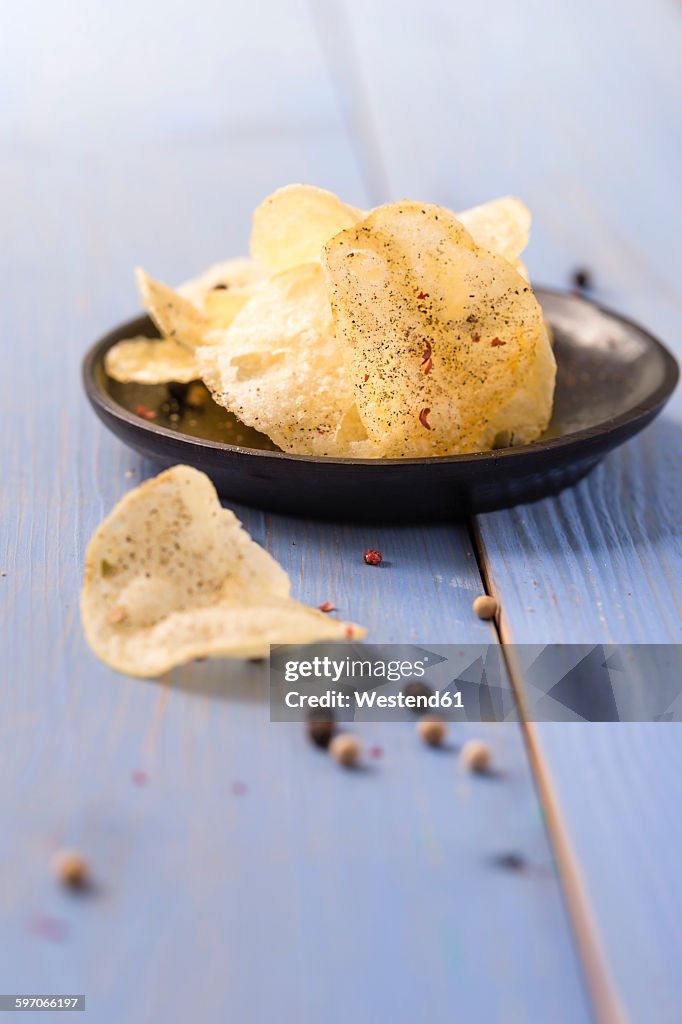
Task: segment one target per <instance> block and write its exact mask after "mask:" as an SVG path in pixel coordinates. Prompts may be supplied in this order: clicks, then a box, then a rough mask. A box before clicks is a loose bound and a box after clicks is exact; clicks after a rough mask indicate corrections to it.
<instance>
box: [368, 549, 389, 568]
mask: <svg viewBox="0 0 682 1024" xmlns="http://www.w3.org/2000/svg"><path fill="white" fill-rule="evenodd" d="M383 557H384V556H383V555H382V554H381V552H380V551H374V550H373V549H372V548H370V549H369V550H368V551H365V553H364V555H363V558H364V559H365V562H366V563H367V565H381V562H382V560H383Z"/></svg>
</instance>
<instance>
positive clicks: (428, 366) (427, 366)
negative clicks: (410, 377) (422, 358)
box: [422, 359, 433, 376]
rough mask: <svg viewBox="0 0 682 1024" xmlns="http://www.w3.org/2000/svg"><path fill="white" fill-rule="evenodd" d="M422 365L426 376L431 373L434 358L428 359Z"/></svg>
mask: <svg viewBox="0 0 682 1024" xmlns="http://www.w3.org/2000/svg"><path fill="white" fill-rule="evenodd" d="M422 365H423V367H424V376H426V374H427V373H431V370H432V369H433V359H427V360H426V362H425V363H423V364H422Z"/></svg>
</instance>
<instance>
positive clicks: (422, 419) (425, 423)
mask: <svg viewBox="0 0 682 1024" xmlns="http://www.w3.org/2000/svg"><path fill="white" fill-rule="evenodd" d="M430 412H431V410H430V409H422V411H421V412H420V413H419V422H420V423H421V425H422V427H426V429H427V430H430V429H431V427H430V426H429V421H428V420H427V418H426V417H427V416H428V415H429V413H430Z"/></svg>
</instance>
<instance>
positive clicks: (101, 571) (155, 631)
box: [81, 466, 366, 676]
mask: <svg viewBox="0 0 682 1024" xmlns="http://www.w3.org/2000/svg"><path fill="white" fill-rule="evenodd" d="M289 589H290V584H289V578H288V576H287V574H286V572H285V571H284V569H283V568H282V567H281V566H280V565H279V564H278V562H276V561H275V559H274V558H272V556H271V555H269V554H268V553H267V551H264V550H263V548H261V547H259V545H258V544H256V543H255V542H254V541H253V540H252V539H251V538H250V537H249V535H248V533H247V532H246V531H245V530H244V529H243V528H242V526H241V524H240V522H239V520H238V519H237V518H236V516H235V515H234V513H233V512H231V511H230V510H229V509H223V508H222V507H221V505H220V502H219V500H218V496H217V494H216V492H215V489H214V487H213V484H212V483H211V481H210V480H209V479H208V477H207V476H205V474H204V473H200V472H199V471H198V470H196V469H191V468H190V467H189V466H174V467H173V468H172V469H169V470H166V471H165V472H163V473H161V474H160V475H159V476H157V477H154V478H153V479H151V480H147V481H146V482H145V483H143V484H141V485H140V486H139V487H136V488H135V490H133V491H131V492H130V493H129V494H127V495H126V496H125V497H124V498H123V499H122V500H121V501H120V502H119V503H118V505H116V507H115V508H114V510H113V511H112V512H111V513H110V515H109V516H108V517H107V518H106V519H105V520H104V522H102V523H101V524H100V525H99V526H98V528H97V529H96V530H95V533H94V534H93V537H92V539H91V541H90V544H89V545H88V550H87V554H86V562H85V579H84V583H83V592H82V596H81V616H82V620H83V626H84V629H85V635H86V637H87V640H88V643H89V644H90V646H91V648H92V649H93V651H94V652H95V654H96V655H97V656H98V657H99V658H101V659H102V661H104V662H106V663H107V664H108V665H110V666H111V667H112V668H114V669H117V670H118V671H119V672H125V673H127V674H128V675H135V676H158V675H160V674H161V673H163V672H166V671H168V670H169V669H171V668H173V667H174V666H175V665H181V664H184V663H185V662H187V661H192V660H193V659H195V658H205V657H237V658H259V657H264V656H266V655H267V654H269V648H270V644H283V643H286V644H304V643H312V642H313V641H322V640H341V639H344V638H347V637H349V636H352V637H354V638H359V637H361V636H364V634H365V632H366V631H365V630H364V629H363V628H362V627H360V626H355V625H353V624H349V623H347V622H341V621H339V620H335V619H331V618H329V616H328V615H325V614H324V613H322V612H320V611H318V610H317V609H314V608H309V607H308V606H307V605H304V604H300V603H299V602H298V601H295V600H294V599H293V598H291V597H290V596H289Z"/></svg>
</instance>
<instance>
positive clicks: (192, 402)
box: [185, 381, 211, 409]
mask: <svg viewBox="0 0 682 1024" xmlns="http://www.w3.org/2000/svg"><path fill="white" fill-rule="evenodd" d="M210 397H211V396H210V395H209V393H208V391H207V390H206V388H205V387H204V385H203V384H200V383H199V382H198V381H194V382H193V383H192V384H190V385H189V387H188V388H187V393H186V395H185V405H188V406H189V407H190V409H203V408H204V406H206V405H208V403H209V401H210Z"/></svg>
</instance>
